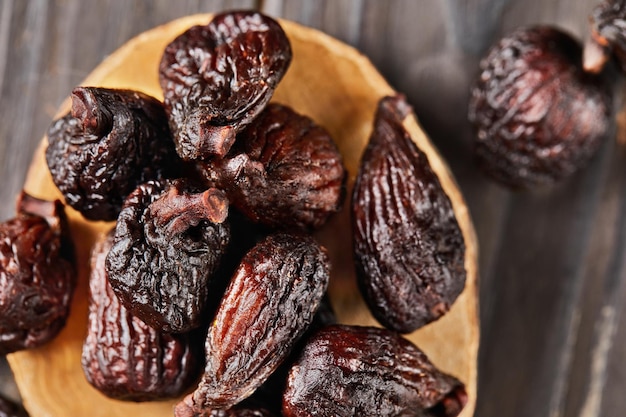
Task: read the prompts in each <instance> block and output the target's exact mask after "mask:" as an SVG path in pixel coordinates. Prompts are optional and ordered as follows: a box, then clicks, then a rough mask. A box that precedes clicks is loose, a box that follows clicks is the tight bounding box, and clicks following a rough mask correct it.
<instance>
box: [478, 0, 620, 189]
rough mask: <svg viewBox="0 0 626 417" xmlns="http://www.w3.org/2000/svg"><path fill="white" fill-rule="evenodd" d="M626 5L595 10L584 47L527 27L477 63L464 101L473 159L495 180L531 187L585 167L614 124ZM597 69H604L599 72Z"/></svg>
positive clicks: (609, 1)
mask: <svg viewBox="0 0 626 417" xmlns="http://www.w3.org/2000/svg"><path fill="white" fill-rule="evenodd" d="M625 20H626V2H624V1H623V0H606V1H604V2H602V3H601V4H599V5H598V6H597V7H596V8H594V10H593V12H592V14H591V16H590V22H591V39H590V41H589V42H588V43H587V44H586V45H585V47H584V48H583V45H582V44H581V43H580V42H579V41H578V40H577V39H576V38H574V37H573V36H572V35H570V34H568V33H566V32H564V31H562V30H561V29H558V28H555V27H552V26H546V25H538V26H529V27H523V28H519V29H517V30H515V31H514V32H512V33H510V34H509V35H507V36H504V37H503V38H502V39H500V40H499V41H498V42H497V43H496V44H495V45H494V46H493V47H492V48H491V49H490V50H489V52H488V53H487V55H486V56H485V57H484V58H483V60H482V61H481V63H480V75H479V77H478V79H477V80H476V82H475V84H474V86H473V88H472V92H471V98H470V103H469V120H470V122H471V123H472V125H473V126H474V128H475V133H476V135H475V142H474V150H475V157H476V160H477V161H478V164H479V165H480V167H481V168H483V170H484V171H485V172H486V173H488V174H489V175H490V176H491V177H492V178H494V179H495V180H497V181H498V182H500V183H502V184H504V185H507V186H510V187H512V188H518V189H520V188H521V189H532V188H535V187H538V186H545V185H551V184H554V183H556V182H559V181H561V180H563V179H565V178H567V177H569V176H571V175H572V174H573V173H574V172H576V171H578V170H580V169H581V168H582V167H584V166H585V165H587V164H588V163H589V161H590V159H591V158H592V157H593V155H594V154H596V153H597V151H598V149H599V148H600V146H601V144H602V143H603V142H604V140H605V139H606V138H607V136H608V134H609V132H611V127H612V125H613V115H612V112H613V102H614V97H613V90H614V81H615V76H614V72H613V71H612V70H611V69H607V68H606V67H607V66H605V63H606V62H607V61H608V60H609V58H611V57H615V58H616V60H617V61H618V64H619V66H621V67H622V68H624V67H625V65H624V62H625V57H626V46H625V45H626V44H625V40H626V31H625V30H624V29H623V28H624V22H625ZM603 69H605V70H604V71H603Z"/></svg>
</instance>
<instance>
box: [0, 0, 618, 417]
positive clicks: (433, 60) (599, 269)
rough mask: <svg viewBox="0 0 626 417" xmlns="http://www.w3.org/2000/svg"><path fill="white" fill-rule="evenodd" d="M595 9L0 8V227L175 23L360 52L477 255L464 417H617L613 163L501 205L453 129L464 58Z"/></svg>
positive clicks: (151, 4)
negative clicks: (440, 174) (219, 26)
mask: <svg viewBox="0 0 626 417" xmlns="http://www.w3.org/2000/svg"><path fill="white" fill-rule="evenodd" d="M596 2H597V1H596V0H552V1H543V0H445V1H443V0H440V1H431V0H390V1H380V0H322V1H317V0H316V1H308V0H264V1H259V2H253V1H249V2H244V3H243V4H242V3H241V2H226V1H200V0H195V1H191V0H177V1H176V2H171V1H167V0H156V1H149V0H142V1H124V0H99V1H97V2H83V1H80V0H56V1H41V0H0V114H1V115H2V123H0V179H2V180H3V186H2V187H0V218H7V217H9V216H10V215H12V213H13V198H14V196H15V195H16V193H17V192H18V190H19V188H20V187H21V184H22V182H23V179H24V175H25V172H26V167H27V165H28V161H29V160H30V155H31V154H32V152H33V150H34V149H35V147H36V144H37V142H38V140H39V138H40V137H41V134H42V133H43V132H44V131H45V129H46V127H47V125H48V124H49V122H50V120H51V118H52V116H53V114H54V111H55V109H56V108H57V107H58V106H59V104H60V103H61V100H62V99H63V98H64V97H65V96H67V93H68V91H69V89H70V88H71V87H72V86H73V85H75V84H76V83H78V82H79V81H80V80H81V79H82V78H83V77H84V76H85V75H86V74H87V73H88V72H89V71H90V70H91V69H92V68H93V67H95V65H96V64H97V63H98V62H100V61H101V60H102V59H103V58H104V57H105V56H106V55H107V54H109V53H110V52H111V51H113V50H114V49H115V48H116V47H117V46H119V45H120V44H121V43H123V42H124V41H126V40H127V39H128V38H130V37H131V36H133V35H134V34H137V33H139V32H140V31H142V30H145V29H147V28H149V27H152V26H154V25H156V24H160V23H163V22H165V21H168V20H171V19H173V18H175V17H179V16H182V15H185V14H189V13H195V12H214V11H217V10H221V9H223V8H232V7H237V6H241V7H247V6H253V7H262V8H263V9H264V10H266V11H267V12H269V13H271V14H273V15H275V16H285V17H287V18H289V19H293V20H295V21H298V22H301V23H304V24H306V25H309V26H313V27H317V28H320V29H321V30H323V31H325V32H327V33H330V34H331V35H333V36H336V37H338V38H340V39H341V40H344V41H346V42H348V43H350V44H352V45H354V46H356V47H357V48H358V49H359V50H361V51H362V52H364V53H365V54H366V55H367V56H368V57H369V58H370V59H371V60H372V62H373V63H374V64H375V66H376V67H377V68H378V69H379V70H380V71H381V73H382V74H383V76H385V78H386V79H387V80H388V81H389V83H390V84H391V85H392V86H394V87H395V88H397V89H399V90H401V91H403V92H405V93H406V94H407V95H408V97H409V99H410V101H411V103H412V104H413V105H414V107H415V109H416V112H417V115H418V118H419V121H420V124H421V125H422V126H423V127H424V128H425V130H426V131H427V133H428V134H429V136H430V138H431V139H432V140H433V142H434V143H435V145H436V146H437V147H438V148H439V150H440V151H441V152H442V154H443V155H444V156H445V158H446V160H447V161H448V163H449V164H450V167H451V169H452V171H453V172H454V174H455V176H456V178H457V179H458V181H459V185H460V188H461V190H462V191H463V193H464V196H465V197H466V200H467V202H468V205H469V207H470V211H471V214H472V217H473V219H474V224H475V226H476V232H477V236H478V240H479V242H480V247H481V252H480V262H479V265H480V271H481V280H480V292H481V323H482V325H481V327H482V328H481V330H482V333H481V334H482V341H481V344H482V349H481V354H480V366H479V393H480V395H479V400H478V404H477V412H476V415H478V416H495V415H505V416H512V417H516V416H523V417H526V416H528V415H533V416H535V415H536V416H550V417H561V416H568V417H569V416H572V417H579V416H583V417H593V416H616V415H621V414H622V413H623V412H622V410H624V409H626V396H625V395H623V389H624V386H626V348H625V346H626V343H625V342H626V319H625V318H624V313H625V312H624V306H625V304H626V303H624V301H623V300H624V299H625V297H626V294H625V291H626V290H625V289H624V285H623V282H624V271H623V270H622V269H623V267H622V265H621V262H622V261H621V260H622V258H623V254H624V249H625V248H624V247H623V237H620V236H623V235H624V233H626V232H625V228H626V226H625V225H624V224H623V220H621V219H622V218H623V217H624V214H626V213H624V210H625V209H624V205H625V204H626V203H625V202H624V198H625V193H626V191H625V187H624V186H625V184H624V182H623V181H624V179H625V178H626V175H625V174H626V173H625V172H624V167H625V166H626V152H625V151H624V149H623V148H622V147H618V146H616V145H614V144H612V143H609V144H607V145H606V146H605V147H604V148H603V149H602V151H601V153H600V154H599V155H598V156H597V157H596V158H595V159H594V161H593V162H592V164H591V165H590V166H589V167H588V168H587V169H586V170H585V171H584V172H581V173H580V174H579V175H577V176H575V177H574V178H572V179H571V180H569V181H567V182H566V183H564V184H562V185H560V186H558V187H556V188H554V189H551V190H541V191H538V192H535V193H522V194H517V193H511V192H510V191H508V190H505V189H503V188H501V187H499V186H498V185H495V184H493V183H492V182H490V181H489V180H488V179H486V178H485V177H484V176H482V174H481V173H480V172H478V171H477V170H476V168H475V166H474V164H473V161H472V158H471V152H470V151H471V132H470V129H469V126H468V124H467V121H466V111H467V109H466V106H467V97H468V91H469V86H470V83H471V82H472V80H473V78H474V77H475V75H476V71H477V65H478V59H479V58H480V54H481V53H482V52H484V50H485V49H486V48H487V47H488V46H489V45H490V44H491V43H492V42H494V41H495V39H497V38H498V37H499V36H500V35H502V34H504V33H506V32H508V31H510V30H511V29H513V28H514V27H517V26H520V25H526V24H535V23H548V24H557V25H559V26H561V27H564V28H566V29H568V30H569V31H571V32H572V33H574V34H575V35H577V36H579V37H580V38H584V37H586V36H587V34H586V25H587V15H588V13H589V11H590V10H591V8H592V7H593V5H594V4H595V3H596ZM5 380H7V378H6V377H5ZM3 386H8V385H6V384H4V385H3Z"/></svg>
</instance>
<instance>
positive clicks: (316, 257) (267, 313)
mask: <svg viewBox="0 0 626 417" xmlns="http://www.w3.org/2000/svg"><path fill="white" fill-rule="evenodd" d="M329 273H330V271H329V260H328V256H327V254H326V251H325V250H324V249H323V248H322V247H321V246H319V245H318V244H317V243H316V242H315V241H314V240H313V238H311V237H309V236H299V235H288V234H277V235H272V236H269V237H268V238H266V239H265V240H263V241H262V242H260V243H259V244H258V245H256V246H255V247H254V248H253V249H252V250H251V251H250V252H248V253H247V254H246V256H245V257H244V259H243V260H242V261H241V264H240V266H239V268H238V269H237V271H236V272H235V275H234V276H233V278H232V280H231V283H230V285H229V287H228V289H227V290H226V294H225V295H224V298H223V299H222V303H221V304H220V306H219V308H218V310H217V314H216V316H215V319H214V321H213V324H212V326H211V327H210V328H209V334H208V336H207V340H206V344H205V351H206V360H207V364H206V368H205V370H204V375H203V377H202V381H201V382H200V384H199V385H198V388H197V389H196V391H195V392H193V393H192V394H190V395H189V396H187V397H186V398H185V399H184V400H183V401H182V402H180V403H179V404H178V405H177V407H176V416H178V417H181V416H187V415H193V414H190V413H192V412H194V413H202V410H207V409H208V410H213V409H228V408H230V407H232V406H234V405H235V404H237V403H239V402H241V401H242V400H244V399H245V398H247V397H249V396H250V395H251V394H252V393H253V392H254V391H255V390H256V389H257V388H258V387H259V386H260V385H261V384H262V383H263V381H265V380H266V379H267V377H268V376H269V375H270V374H271V373H272V372H274V370H276V368H277V367H278V366H279V365H280V363H281V362H282V361H283V360H284V359H285V358H286V357H287V355H289V352H290V351H291V349H292V348H293V346H294V345H295V343H296V342H297V341H298V339H299V338H300V337H301V336H302V334H303V333H304V331H305V330H306V329H307V327H308V326H309V325H310V323H311V321H312V320H313V316H314V315H315V312H316V311H317V308H318V305H319V304H320V302H321V300H322V297H323V295H324V292H325V291H326V287H327V285H328V279H329Z"/></svg>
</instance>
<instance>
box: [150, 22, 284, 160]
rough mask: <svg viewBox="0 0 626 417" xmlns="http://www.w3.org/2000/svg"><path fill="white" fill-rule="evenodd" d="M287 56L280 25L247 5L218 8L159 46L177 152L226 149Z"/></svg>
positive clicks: (196, 155)
mask: <svg viewBox="0 0 626 417" xmlns="http://www.w3.org/2000/svg"><path fill="white" fill-rule="evenodd" d="M290 62H291V46H290V44H289V40H288V39H287V36H286V35H285V32H284V31H283V30H282V28H281V27H280V25H279V24H278V23H277V22H276V21H274V20H273V19H271V18H269V17H267V16H265V15H263V14H261V13H258V12H252V11H241V12H230V13H223V14H218V15H216V16H215V17H214V18H213V20H212V21H211V22H210V23H209V24H208V25H206V26H193V27H192V28H190V29H188V30H187V31H186V32H184V33H183V34H181V35H180V36H178V37H177V38H176V39H174V41H172V43H170V44H169V45H168V46H167V48H166V49H165V53H164V54H163V58H162V60H161V64H160V67H159V81H160V83H161V87H162V89H163V94H164V96H165V109H166V111H167V114H168V117H169V124H170V128H171V129H172V133H173V134H174V141H175V142H176V149H177V151H178V154H179V155H180V156H181V157H182V158H183V159H185V160H190V159H204V158H208V157H210V156H213V155H218V156H224V155H225V154H226V153H227V152H228V150H229V149H230V147H231V146H232V144H233V142H234V141H235V137H236V135H237V132H239V131H240V130H241V129H242V128H243V127H245V126H246V125H247V124H248V123H250V122H251V121H252V119H254V118H255V117H256V116H257V115H258V114H259V112H260V111H261V110H263V108H264V107H265V105H266V104H267V103H268V102H269V100H270V98H271V97H272V94H273V92H274V88H275V87H276V85H277V84H278V82H279V81H280V80H281V79H282V77H283V75H284V74H285V72H286V71H287V68H288V67H289V63H290Z"/></svg>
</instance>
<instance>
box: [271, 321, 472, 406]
mask: <svg viewBox="0 0 626 417" xmlns="http://www.w3.org/2000/svg"><path fill="white" fill-rule="evenodd" d="M466 402H467V394H466V392H465V388H464V386H463V384H462V383H461V382H459V381H458V380H457V379H456V378H454V377H452V376H450V375H446V374H444V373H442V372H441V371H439V370H437V369H436V368H435V367H434V366H433V365H432V363H430V361H429V360H428V358H427V357H426V355H424V353H422V351H420V350H419V349H418V348H417V347H416V346H415V345H413V344H412V343H411V342H409V341H408V340H406V339H403V338H402V337H400V336H399V335H398V334H397V333H395V332H393V331H390V330H386V329H378V328H373V327H359V326H345V325H334V326H329V327H326V328H324V329H322V330H320V331H319V332H318V333H316V334H315V335H314V336H313V337H312V338H311V339H310V340H309V342H308V343H307V345H306V347H305V349H304V351H303V353H302V355H301V356H300V359H299V360H298V362H297V363H296V364H295V365H294V366H293V367H292V368H291V371H290V373H289V377H288V380H287V389H286V391H285V394H284V397H283V415H284V416H285V417H309V416H317V417H325V416H328V417H356V416H360V417H364V416H376V417H386V416H389V417H391V416H398V417H399V416H403V417H455V416H458V415H459V414H460V412H461V411H462V409H463V407H464V406H465V404H466Z"/></svg>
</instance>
